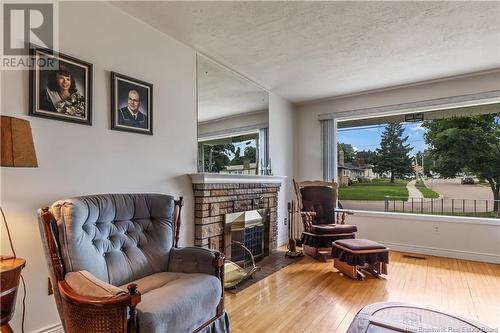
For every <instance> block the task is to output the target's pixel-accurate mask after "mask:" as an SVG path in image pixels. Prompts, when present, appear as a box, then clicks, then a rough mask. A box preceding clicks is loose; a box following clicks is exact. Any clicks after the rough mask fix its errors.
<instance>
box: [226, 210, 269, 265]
mask: <svg viewBox="0 0 500 333" xmlns="http://www.w3.org/2000/svg"><path fill="white" fill-rule="evenodd" d="M268 221H269V219H268V212H267V209H259V210H251V211H246V212H239V213H231V214H226V225H225V235H224V236H225V244H226V251H225V252H226V253H225V254H226V257H227V258H228V259H230V260H232V261H234V262H244V261H248V260H250V255H249V253H248V252H246V251H245V250H244V249H243V248H242V247H241V246H229V245H230V244H234V243H238V244H242V245H244V246H245V247H246V248H248V249H249V250H250V252H251V253H252V255H253V256H254V258H256V259H258V258H260V257H262V256H264V255H266V252H268V251H269V250H268V249H269V244H268V243H269V237H268V234H269V232H268V228H269V223H268Z"/></svg>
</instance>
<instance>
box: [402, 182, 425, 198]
mask: <svg viewBox="0 0 500 333" xmlns="http://www.w3.org/2000/svg"><path fill="white" fill-rule="evenodd" d="M416 182H417V181H416V180H412V181H411V182H409V183H408V184H406V189H407V190H408V196H409V197H410V198H418V199H420V198H423V197H424V196H423V195H422V192H420V191H419V190H418V189H417V188H416V187H415V183H416Z"/></svg>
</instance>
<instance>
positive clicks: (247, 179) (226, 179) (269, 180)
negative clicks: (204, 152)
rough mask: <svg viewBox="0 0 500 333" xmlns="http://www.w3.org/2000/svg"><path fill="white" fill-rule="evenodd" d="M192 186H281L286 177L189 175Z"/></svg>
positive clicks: (201, 173)
mask: <svg viewBox="0 0 500 333" xmlns="http://www.w3.org/2000/svg"><path fill="white" fill-rule="evenodd" d="M189 177H190V178H191V182H192V183H193V184H235V183H236V184H281V183H282V182H283V180H285V178H286V177H283V176H265V175H234V174H224V173H208V172H200V173H191V174H189Z"/></svg>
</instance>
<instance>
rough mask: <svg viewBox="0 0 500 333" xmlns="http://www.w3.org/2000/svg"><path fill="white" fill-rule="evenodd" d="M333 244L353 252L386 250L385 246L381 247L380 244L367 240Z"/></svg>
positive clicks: (341, 241)
mask: <svg viewBox="0 0 500 333" xmlns="http://www.w3.org/2000/svg"><path fill="white" fill-rule="evenodd" d="M335 244H338V245H340V246H342V247H344V248H346V249H349V250H353V251H362V250H377V249H380V250H386V249H387V248H386V247H385V245H382V244H380V243H377V242H374V241H372V240H369V239H362V238H356V239H342V240H338V241H335V243H334V246H335Z"/></svg>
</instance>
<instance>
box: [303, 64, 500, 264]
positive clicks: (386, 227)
mask: <svg viewBox="0 0 500 333" xmlns="http://www.w3.org/2000/svg"><path fill="white" fill-rule="evenodd" d="M499 89H500V71H496V72H492V73H486V74H480V75H474V76H468V77H462V78H454V79H449V80H440V81H435V82H429V83H425V84H419V85H413V86H406V87H400V88H395V89H386V90H383V91H378V92H372V93H364V94H358V95H353V96H346V97H339V98H334V99H330V100H323V101H318V102H315V103H308V104H304V105H299V106H297V112H296V113H295V115H296V119H295V122H296V124H297V141H296V151H295V156H296V163H297V164H296V170H295V171H296V176H297V178H298V179H300V180H306V179H322V177H323V170H322V163H321V138H320V135H321V128H320V122H319V120H318V115H320V114H325V113H331V112H343V111H350V110H356V109H362V108H371V107H377V106H386V105H394V104H400V103H410V102H417V101H424V100H430V99H436V98H444V97H452V96H459V95H466V94H474V93H480V92H486V91H493V90H499ZM474 221H478V220H477V219H462V220H460V219H454V220H453V219H452V220H448V221H444V220H442V219H441V218H439V217H432V216H429V217H428V218H427V219H426V220H425V221H424V220H422V219H421V218H411V217H409V216H408V215H406V216H399V217H394V216H388V215H385V216H384V215H381V214H370V213H356V214H355V215H354V216H349V218H348V223H352V224H355V225H357V226H358V229H359V231H358V235H357V236H358V237H363V238H369V239H373V240H376V241H381V242H384V243H387V244H388V245H389V246H390V247H392V248H393V249H395V250H398V249H399V250H406V251H410V252H416V253H424V254H434V255H442V256H450V257H456V258H467V259H472V260H483V261H490V262H497V263H498V262H499V261H500V246H499V242H498V240H499V239H500V222H498V221H497V222H493V223H492V224H484V223H474ZM471 222H472V223H471ZM435 226H437V227H438V229H439V233H436V232H435V231H434V227H435Z"/></svg>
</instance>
